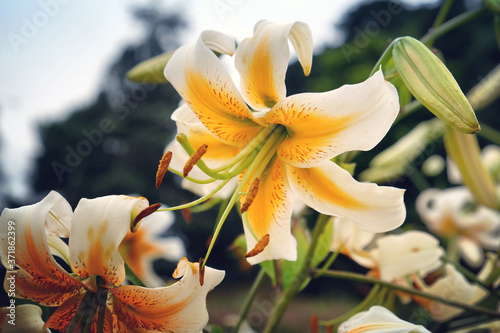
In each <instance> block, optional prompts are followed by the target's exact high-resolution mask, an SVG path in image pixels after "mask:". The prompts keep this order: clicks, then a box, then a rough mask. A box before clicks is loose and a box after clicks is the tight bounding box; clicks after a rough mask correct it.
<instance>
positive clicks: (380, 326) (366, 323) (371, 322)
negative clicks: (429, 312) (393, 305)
mask: <svg viewBox="0 0 500 333" xmlns="http://www.w3.org/2000/svg"><path fill="white" fill-rule="evenodd" d="M337 332H338V333H431V332H430V331H429V330H427V329H426V328H425V327H423V326H422V325H414V324H412V323H409V322H407V321H404V320H402V319H399V318H398V317H397V316H396V315H395V314H393V313H392V312H391V311H389V310H387V309H386V308H384V307H382V306H372V307H371V308H370V310H368V311H364V312H360V313H358V314H356V315H354V316H353V317H351V318H350V319H349V320H348V321H346V322H344V323H342V324H341V325H340V327H339V329H338V331H337Z"/></svg>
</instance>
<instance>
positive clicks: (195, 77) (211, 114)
mask: <svg viewBox="0 0 500 333" xmlns="http://www.w3.org/2000/svg"><path fill="white" fill-rule="evenodd" d="M165 76H166V77H167V79H168V80H169V81H170V82H171V83H172V85H173V86H174V87H175V89H176V90H177V92H178V93H179V94H180V95H181V97H182V98H183V99H184V101H185V102H186V103H187V104H188V105H189V107H190V108H191V109H192V110H193V111H194V113H195V114H196V115H197V116H198V118H199V119H200V121H201V122H202V123H203V124H204V125H205V126H206V127H207V128H208V130H209V131H210V132H212V134H213V135H215V136H216V137H217V138H219V139H220V140H222V141H224V142H225V143H226V144H229V145H232V146H243V145H245V144H246V143H248V141H250V140H251V139H252V138H253V137H254V136H255V135H256V134H257V133H258V132H259V131H260V129H261V128H262V126H267V125H266V124H265V123H263V122H261V120H259V119H257V118H255V117H254V115H253V113H252V112H251V110H250V109H249V108H248V106H247V105H246V104H245V101H244V100H243V98H242V97H241V95H240V93H239V92H238V90H237V89H236V86H235V85H234V83H233V81H232V80H231V77H230V76H229V74H228V73H227V71H226V70H225V69H224V66H223V65H222V63H221V62H220V60H219V59H218V58H217V57H216V56H215V54H213V52H212V51H210V50H209V49H208V48H207V46H205V44H203V41H202V40H201V39H199V40H198V42H197V43H196V44H195V45H191V46H184V47H181V48H180V49H179V50H177V51H176V52H175V53H174V55H173V56H172V58H171V59H170V61H169V62H168V64H167V66H166V67H165Z"/></svg>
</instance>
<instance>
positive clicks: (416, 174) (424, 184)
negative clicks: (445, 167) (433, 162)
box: [406, 164, 431, 192]
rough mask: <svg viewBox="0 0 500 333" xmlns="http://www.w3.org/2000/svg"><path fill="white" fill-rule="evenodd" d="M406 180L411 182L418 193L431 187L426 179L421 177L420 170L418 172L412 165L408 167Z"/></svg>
mask: <svg viewBox="0 0 500 333" xmlns="http://www.w3.org/2000/svg"><path fill="white" fill-rule="evenodd" d="M406 174H407V175H408V178H410V180H411V181H412V183H413V185H415V187H416V188H417V190H418V191H419V192H423V191H425V190H427V189H428V188H430V187H431V185H430V184H429V182H428V181H427V179H426V178H425V177H424V175H422V173H421V172H420V170H418V169H417V168H416V167H414V166H413V165H411V164H410V165H408V172H407V173H406Z"/></svg>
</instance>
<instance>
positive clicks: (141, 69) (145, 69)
mask: <svg viewBox="0 0 500 333" xmlns="http://www.w3.org/2000/svg"><path fill="white" fill-rule="evenodd" d="M173 53H174V51H170V52H167V53H163V54H160V55H158V56H156V57H153V58H151V59H148V60H144V61H143V62H141V63H139V64H137V65H136V66H135V67H134V68H132V69H131V70H129V71H128V72H127V78H128V79H129V80H130V81H133V82H139V83H167V82H168V81H167V79H166V78H165V75H164V74H163V70H164V69H165V66H166V65H167V62H168V61H169V60H170V58H171V57H172V54H173Z"/></svg>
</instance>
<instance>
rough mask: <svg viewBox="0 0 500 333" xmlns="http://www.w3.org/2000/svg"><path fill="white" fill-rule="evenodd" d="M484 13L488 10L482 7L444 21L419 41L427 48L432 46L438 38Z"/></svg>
mask: <svg viewBox="0 0 500 333" xmlns="http://www.w3.org/2000/svg"><path fill="white" fill-rule="evenodd" d="M486 13H488V10H487V9H486V8H484V7H483V8H480V9H476V10H471V11H468V12H465V13H463V14H460V15H458V16H455V17H454V18H452V19H451V20H449V21H446V22H445V23H443V24H442V25H440V26H439V27H437V28H432V29H430V30H429V32H428V33H426V34H425V35H424V36H423V37H422V38H420V41H421V42H422V43H424V44H426V45H427V46H431V45H432V44H434V41H435V40H436V39H438V38H439V37H441V36H443V35H444V34H446V33H448V32H449V31H451V30H453V29H455V28H458V27H459V26H461V25H462V24H464V23H466V22H468V21H471V20H473V19H475V18H477V17H480V16H481V15H484V14H486Z"/></svg>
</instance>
